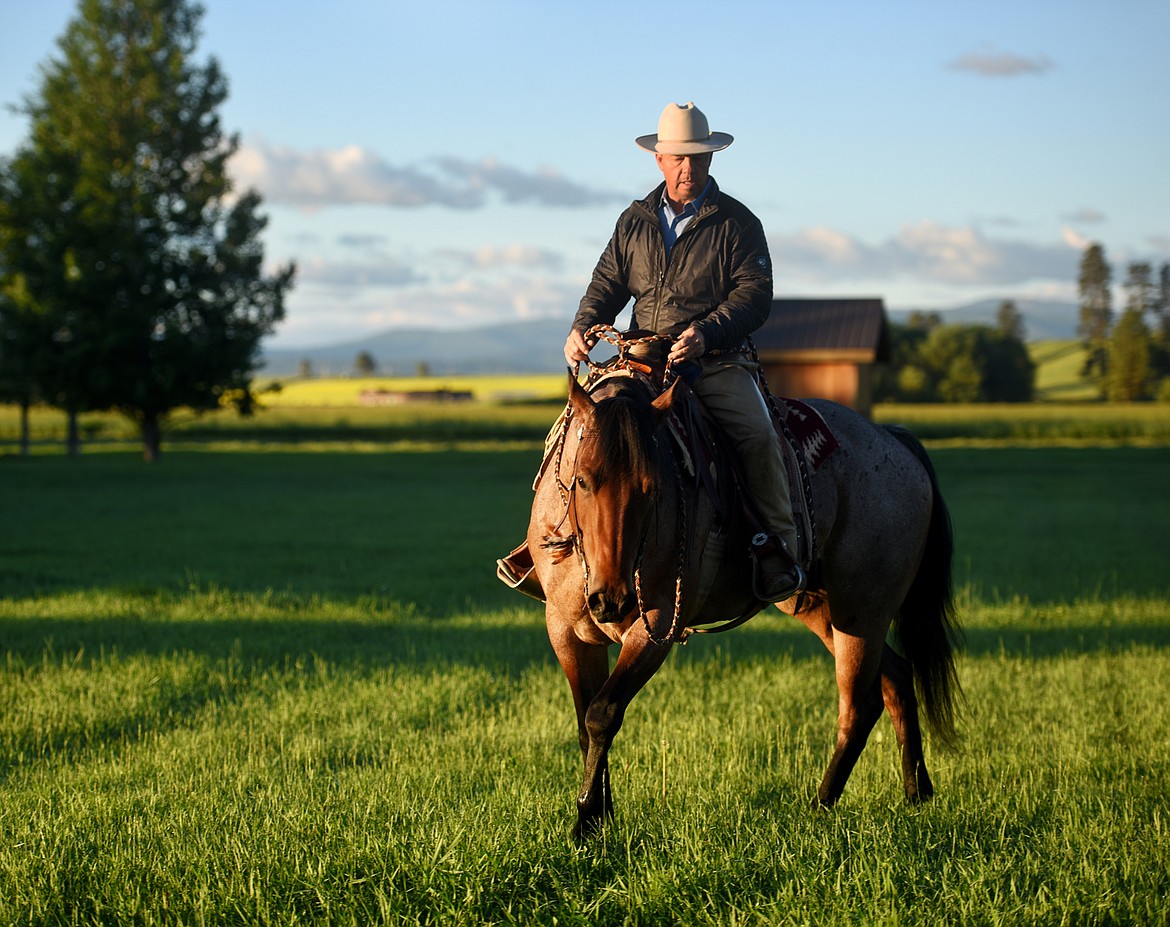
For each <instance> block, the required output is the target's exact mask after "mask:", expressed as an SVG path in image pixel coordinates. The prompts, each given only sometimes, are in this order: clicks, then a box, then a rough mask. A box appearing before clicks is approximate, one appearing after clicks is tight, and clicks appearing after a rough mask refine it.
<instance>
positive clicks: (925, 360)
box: [874, 300, 1036, 402]
mask: <svg viewBox="0 0 1170 927" xmlns="http://www.w3.org/2000/svg"><path fill="white" fill-rule="evenodd" d="M1035 384H1036V365H1035V364H1034V363H1033V362H1032V359H1031V357H1029V355H1028V348H1027V346H1026V345H1025V343H1024V325H1023V318H1022V317H1021V315H1020V313H1019V311H1018V310H1017V308H1016V305H1015V303H1014V302H1012V301H1010V300H1008V301H1005V302H1004V303H1003V304H1002V305H1001V306H1000V309H999V314H998V317H997V321H996V324H995V325H994V326H991V325H956V324H946V325H944V324H943V321H942V317H941V316H940V315H939V314H938V313H937V312H931V313H921V312H920V313H913V314H912V315H911V316H910V318H909V320H908V322H907V323H906V324H905V325H898V324H892V325H891V326H890V362H889V364H888V365H886V366H884V367H879V368H878V372H877V375H876V380H875V384H874V398H875V399H876V400H877V401H878V402H1029V401H1030V400H1031V399H1032V396H1033V391H1034V388H1035Z"/></svg>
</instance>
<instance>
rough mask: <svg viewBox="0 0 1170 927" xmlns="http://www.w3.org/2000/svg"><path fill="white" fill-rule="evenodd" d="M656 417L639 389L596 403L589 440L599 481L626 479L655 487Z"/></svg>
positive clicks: (619, 392)
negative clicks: (590, 440) (591, 444)
mask: <svg viewBox="0 0 1170 927" xmlns="http://www.w3.org/2000/svg"><path fill="white" fill-rule="evenodd" d="M657 425H658V416H657V413H656V412H655V410H654V408H653V407H652V406H651V405H650V402H649V399H648V397H647V396H646V394H645V393H644V392H643V391H642V390H641V389H638V388H624V389H619V390H618V391H617V392H615V393H614V394H613V395H612V396H609V397H608V398H605V399H602V400H601V401H599V402H598V403H597V406H596V408H595V413H594V422H593V429H592V431H593V432H594V433H593V435H592V437H594V438H595V444H596V448H595V451H594V453H595V455H596V456H595V459H594V460H593V465H594V468H595V471H596V473H597V476H598V479H599V480H602V481H605V480H609V479H628V480H633V481H636V482H640V483H641V484H642V485H644V486H650V487H652V486H655V485H657V474H658V469H659V468H658V466H657V463H658V461H657V458H656V456H655V448H656V445H655V442H654V431H655V429H656V427H657Z"/></svg>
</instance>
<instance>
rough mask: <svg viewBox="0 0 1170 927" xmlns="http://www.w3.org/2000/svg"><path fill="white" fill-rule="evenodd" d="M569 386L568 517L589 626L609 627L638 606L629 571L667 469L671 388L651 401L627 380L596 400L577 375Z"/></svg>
mask: <svg viewBox="0 0 1170 927" xmlns="http://www.w3.org/2000/svg"><path fill="white" fill-rule="evenodd" d="M569 381H570V385H569V401H570V404H571V406H572V410H573V420H574V421H575V422H576V425H575V427H573V428H572V429H571V430H572V431H573V432H574V433H575V434H576V436H577V448H576V453H575V454H574V455H573V460H574V463H573V471H572V473H571V474H570V475H569V476H570V479H571V480H572V503H571V506H572V510H571V518H572V522H573V530H574V532H575V534H576V537H577V544H578V547H579V550H580V553H581V557H582V559H583V561H584V569H585V605H586V607H587V608H588V610H589V612H590V614H591V615H592V616H593V618H594V620H596V621H597V622H599V623H612V622H617V621H621V620H622V619H623V618H625V617H626V616H627V615H629V614H630V613H631V612H633V610H634V609H635V607H636V601H635V594H634V571H635V570H636V569H637V566H638V559H639V556H640V553H641V549H642V546H643V544H644V543H645V540H646V536H647V532H648V531H649V530H650V525H651V519H652V518H653V517H654V515H655V507H656V501H657V498H658V494H659V491H660V489H661V486H662V482H663V480H664V479H665V478H666V473H665V472H664V471H665V469H666V467H667V466H668V465H669V464H668V461H669V453H670V452H669V448H667V447H665V445H660V444H659V437H658V435H659V429H660V427H661V425H662V423H663V421H664V420H665V417H666V413H667V412H668V411H669V409H670V404H671V402H672V401H673V399H674V387H673V386H672V387H671V388H670V389H669V390H667V391H666V392H665V393H663V394H662V395H661V396H659V397H657V398H656V399H654V400H653V401H651V399H650V397H649V396H648V395H646V392H645V390H643V389H642V388H641V387H639V386H638V385H637V384H635V383H633V381H629V380H627V381H625V383H624V384H623V383H622V382H621V380H620V379H618V380H617V381H616V383H615V384H614V385H612V386H608V387H606V388H603V389H602V390H600V391H599V392H598V398H596V399H595V398H594V396H593V395H591V394H590V393H589V392H587V391H586V390H585V389H583V388H582V387H581V385H580V384H578V383H577V380H576V378H575V377H570V378H569ZM664 454H665V456H664Z"/></svg>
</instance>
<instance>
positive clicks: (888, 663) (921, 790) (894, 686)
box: [881, 644, 934, 802]
mask: <svg viewBox="0 0 1170 927" xmlns="http://www.w3.org/2000/svg"><path fill="white" fill-rule="evenodd" d="M881 672H882V698H883V699H884V701H885V705H886V710H887V711H888V712H889V713H890V720H891V721H892V722H893V723H894V734H895V735H896V736H897V738H898V748H899V751H900V752H901V757H902V782H903V785H904V786H905V789H906V798H907V800H908V801H912V802H920V801H926V800H927V799H928V798H931V797H932V796H933V795H934V785H933V784H932V783H931V781H930V775H929V774H928V773H927V771H926V758H925V756H924V754H923V750H922V728H921V726H920V725H919V723H918V699H917V698H916V697H915V695H914V674H913V672H912V671H911V669H910V663H909V662H908V661H907V660H906V658H905V657H903V656H901V655H900V654H898V653H897V652H896V651H894V650H893V649H891V648H890V646H889V645H888V644H887V645H886V646H885V649H884V650H883V651H882V670H881Z"/></svg>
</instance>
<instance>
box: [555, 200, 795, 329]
mask: <svg viewBox="0 0 1170 927" xmlns="http://www.w3.org/2000/svg"><path fill="white" fill-rule="evenodd" d="M664 187H665V183H662V184H659V185H658V187H657V188H656V189H655V190H654V191H653V192H652V193H651V194H650V195H649V196H647V197H646V198H645V199H643V200H635V201H634V202H633V203H631V204H630V206H629V207H628V208H627V209H626V210H625V212H623V213H622V214H621V216H620V217H619V218H618V221H617V226H616V227H615V228H614V232H613V237H612V238H611V239H610V240H609V244H608V245H607V246H606V248H605V251H604V252H602V255H601V258H600V260H598V262H597V267H596V268H595V269H594V271H593V280H592V281H591V282H590V284H589V288H588V290H586V292H585V296H584V297H583V298H582V300H581V306H580V308H579V309H578V310H577V316H576V318H575V319H574V320H573V327H574V328H575V329H577V330H579V331H581V332H585V331H586V330H588V329H589V328H590V327H592V326H593V325H598V324H606V325H612V324H613V322H614V320H615V319H616V318H617V316H618V313H620V312H621V311H622V309H624V308H625V306H626V304H627V303H628V302H629V301H630V298H631V297H632V298H633V299H634V316H633V322H632V325H631V327H632V328H635V329H641V330H644V331H653V332H657V333H658V334H661V335H678V334H681V333H682V331H683V330H684V329H685V328H686V327H687V326H688V325H690V324H691V323H694V324H695V328H697V329H698V330H699V331H700V332H701V333H702V335H703V338H704V340H705V341H706V345H707V350H708V351H733V350H736V349H737V348H739V346H740V345H742V344H743V341H744V339H745V338H746V337H747V336H748V335H749V334H751V333H752V332H753V331H755V330H756V329H757V328H759V327H760V326H761V325H762V324H764V321H765V320H766V319H767V318H768V312H769V310H770V309H771V307H772V261H771V259H770V258H769V256H768V242H767V239H766V238H765V237H764V228H763V226H762V225H761V224H760V220H759V219H757V218H756V217H755V216H754V215H753V214H752V213H751V211H750V210H749V209H748V208H747V207H746V206H744V205H743V204H742V203H741V202H739V201H738V200H735V199H732V198H731V197H730V196H727V195H726V194H724V193H721V192H720V191H719V186H718V184H714V183H713V184H712V189H711V190H710V192H709V193H708V194H707V198H706V199H705V200H704V201H703V206H702V208H701V209H700V210H699V214H698V215H697V216H696V217H695V218H694V219H692V220H691V223H690V225H688V226H687V227H686V228H685V229H684V230H683V232H682V234H681V235H679V237H678V240H677V241H676V242H675V243H674V247H673V248H672V249H671V252H670V258H669V260H668V259H667V257H666V246H665V244H664V242H663V240H662V230H661V229H660V228H659V227H658V212H657V210H658V204H659V203H661V202H662V192H663V188H664Z"/></svg>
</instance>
